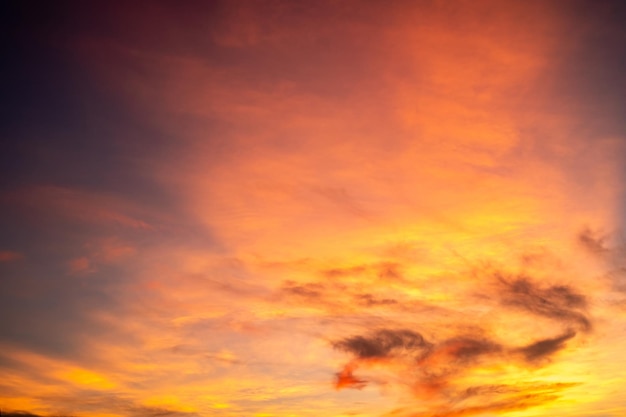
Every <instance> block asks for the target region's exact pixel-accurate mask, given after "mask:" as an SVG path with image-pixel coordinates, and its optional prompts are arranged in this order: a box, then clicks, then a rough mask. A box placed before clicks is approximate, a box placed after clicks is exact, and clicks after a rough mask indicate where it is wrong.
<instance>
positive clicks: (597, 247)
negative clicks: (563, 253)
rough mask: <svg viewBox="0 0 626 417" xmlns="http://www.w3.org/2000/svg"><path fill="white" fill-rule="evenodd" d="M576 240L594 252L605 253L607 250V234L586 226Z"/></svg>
mask: <svg viewBox="0 0 626 417" xmlns="http://www.w3.org/2000/svg"><path fill="white" fill-rule="evenodd" d="M578 242H579V243H580V244H581V245H582V246H583V247H584V248H585V249H587V250H588V251H589V252H591V253H594V254H599V255H601V254H605V253H607V252H608V251H609V248H608V246H607V244H608V242H607V236H604V235H601V234H600V232H598V231H594V230H592V229H590V228H589V227H586V228H585V229H583V230H582V231H581V232H580V233H579V234H578Z"/></svg>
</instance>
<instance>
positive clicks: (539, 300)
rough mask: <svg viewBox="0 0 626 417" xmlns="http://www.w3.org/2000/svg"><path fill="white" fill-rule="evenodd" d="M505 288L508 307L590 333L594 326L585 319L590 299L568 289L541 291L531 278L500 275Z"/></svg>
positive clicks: (546, 288)
mask: <svg viewBox="0 0 626 417" xmlns="http://www.w3.org/2000/svg"><path fill="white" fill-rule="evenodd" d="M497 279H498V281H499V283H500V284H501V286H502V287H503V288H502V290H503V292H502V294H501V295H500V296H501V300H502V303H503V304H504V305H506V306H510V307H515V308H519V309H522V310H525V311H528V312H530V313H532V314H536V315H538V316H543V317H547V318H550V319H554V320H557V321H559V322H562V323H566V324H575V325H577V327H579V328H580V329H581V330H583V331H590V330H591V328H592V324H591V321H590V319H589V318H588V317H587V315H586V311H585V309H586V307H587V298H586V297H585V296H584V295H582V294H579V293H577V292H576V291H574V290H573V289H572V288H570V287H569V286H567V285H553V286H549V287H545V288H543V287H541V286H539V285H538V284H535V283H534V282H532V281H531V280H530V279H529V278H528V277H525V276H516V277H511V278H509V277H506V276H505V275H503V274H497Z"/></svg>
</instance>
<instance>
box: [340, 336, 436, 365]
mask: <svg viewBox="0 0 626 417" xmlns="http://www.w3.org/2000/svg"><path fill="white" fill-rule="evenodd" d="M333 346H334V347H335V348H337V349H340V350H343V351H346V352H349V353H352V354H353V355H354V356H355V357H357V358H359V359H364V358H385V357H389V356H390V355H391V354H392V353H393V352H394V351H397V350H404V351H416V350H422V349H426V348H428V347H429V346H430V344H429V343H428V342H427V341H426V340H425V339H424V337H423V336H422V335H421V334H419V333H417V332H414V331H411V330H406V329H402V330H388V329H383V330H378V331H376V332H374V333H372V334H370V335H368V336H354V337H349V338H346V339H343V340H340V341H338V342H335V343H334V344H333Z"/></svg>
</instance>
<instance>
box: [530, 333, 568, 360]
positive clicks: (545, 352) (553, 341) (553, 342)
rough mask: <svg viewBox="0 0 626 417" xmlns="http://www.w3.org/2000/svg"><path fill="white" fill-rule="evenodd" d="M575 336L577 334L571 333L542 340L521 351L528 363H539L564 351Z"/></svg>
mask: <svg viewBox="0 0 626 417" xmlns="http://www.w3.org/2000/svg"><path fill="white" fill-rule="evenodd" d="M574 336H576V332H574V331H569V332H567V333H565V334H563V335H561V336H557V337H553V338H549V339H542V340H539V341H537V342H534V343H531V344H530V345H528V346H525V347H523V348H520V349H519V351H520V352H521V353H522V354H523V355H524V357H525V358H526V360H527V361H529V362H534V361H538V360H541V359H544V358H547V357H548V356H550V355H553V354H554V353H556V352H558V351H559V350H561V349H563V348H564V347H565V343H566V342H567V341H568V340H570V339H572V338H573V337H574Z"/></svg>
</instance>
